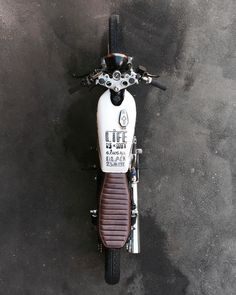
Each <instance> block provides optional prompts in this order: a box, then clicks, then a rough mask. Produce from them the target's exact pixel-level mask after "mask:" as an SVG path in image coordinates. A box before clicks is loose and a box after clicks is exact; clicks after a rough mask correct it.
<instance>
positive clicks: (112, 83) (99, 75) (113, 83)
mask: <svg viewBox="0 0 236 295" xmlns="http://www.w3.org/2000/svg"><path fill="white" fill-rule="evenodd" d="M116 72H119V71H115V72H114V73H116ZM114 73H113V75H112V76H110V77H109V76H108V74H107V73H106V72H105V74H104V72H103V70H102V69H95V70H94V72H93V73H91V74H89V75H83V76H76V78H77V79H78V78H83V79H82V80H81V81H80V83H79V84H76V85H75V86H73V87H71V88H70V89H69V93H70V94H73V93H74V92H76V91H78V90H79V89H80V87H81V86H91V85H93V84H95V85H99V84H100V85H102V86H105V87H107V88H110V89H113V90H115V91H116V92H117V90H116V88H117V89H118V90H120V89H124V88H127V87H129V86H132V85H133V84H139V83H140V82H141V81H144V82H145V84H149V85H152V86H155V87H157V88H159V89H161V90H163V91H165V90H166V89H167V88H166V86H165V85H162V84H161V83H160V82H159V81H158V80H157V78H158V77H159V76H157V75H151V74H149V73H148V72H147V70H146V68H145V67H142V66H139V67H138V69H137V71H135V72H134V71H131V72H130V73H128V74H126V76H128V77H123V78H122V79H123V80H122V79H121V81H120V78H119V79H117V78H116V77H114ZM120 75H121V74H120ZM125 79H126V80H125ZM101 80H103V82H100V81H101ZM131 80H132V81H131ZM119 81H120V83H121V84H118V85H117V83H119ZM120 85H121V86H123V87H120Z"/></svg>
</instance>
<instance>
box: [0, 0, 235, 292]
mask: <svg viewBox="0 0 236 295" xmlns="http://www.w3.org/2000/svg"><path fill="white" fill-rule="evenodd" d="M112 12H118V13H120V14H121V17H122V21H123V24H124V40H125V44H126V48H127V52H128V53H129V54H132V55H134V56H135V58H136V59H135V60H136V62H137V64H138V63H140V64H144V65H147V67H148V68H149V69H150V71H151V72H158V73H160V74H161V75H162V81H165V83H166V84H167V85H168V91H167V92H166V93H161V92H160V91H159V90H158V89H151V88H149V87H148V88H143V89H142V90H138V88H136V89H133V90H132V93H133V94H136V98H137V105H138V110H139V113H138V123H137V136H138V138H139V142H140V145H141V147H142V148H143V149H144V155H143V157H142V168H143V169H142V171H141V176H142V180H141V183H140V208H141V210H142V213H141V215H142V220H141V222H142V232H141V234H142V236H141V237H142V240H141V243H142V254H141V255H139V256H129V255H128V254H127V253H125V252H124V253H123V257H122V275H121V282H120V284H119V285H117V286H115V287H111V286H107V285H106V284H105V283H104V281H103V258H102V256H101V255H99V254H98V253H97V251H96V233H95V231H94V229H93V228H92V226H91V224H90V219H89V215H88V210H89V209H90V208H91V207H94V206H95V203H96V202H95V190H96V189H95V182H94V180H93V178H94V176H95V172H94V171H88V170H84V169H83V168H86V167H88V166H89V165H90V164H91V163H93V159H95V154H94V153H93V152H91V151H90V149H89V148H90V146H91V145H93V144H95V142H96V127H95V112H96V103H97V99H98V96H99V95H100V94H101V93H102V89H98V90H97V89H94V90H93V91H91V92H88V91H87V90H84V89H82V90H81V91H79V92H78V93H77V94H74V95H73V96H70V95H69V94H68V92H67V89H68V88H69V87H70V85H72V84H73V79H72V78H71V77H70V75H69V74H68V72H70V71H73V70H76V71H78V72H80V73H84V72H87V71H88V70H90V69H92V68H94V67H95V66H96V65H97V64H98V63H99V57H100V56H101V55H103V54H105V52H106V41H107V38H106V33H107V19H108V17H109V15H110V14H111V13H112ZM235 14H236V2H235V1H234V0H225V1H221V0H211V1H207V0H199V1H195V0H192V1H187V0H179V1H171V0H159V1H139V0H138V1H134V0H129V1H128V0H127V1H105V0H100V1H95V0H88V1H81V0H76V1H75V0H67V1H55V0H52V1H40V0H35V1H34V0H32V1H29V0H17V1H16V0H15V1H14V0H1V1H0V23H1V25H0V30H1V32H0V48H1V51H0V64H1V70H0V83H1V86H0V136H1V137H0V138H1V139H0V143H1V144H0V188H1V193H0V237H1V238H0V294H1V295H8V294H9V295H18V294H19V295H22V294H24V295H49V294H53V295H54V294H55V295H62V294H66V295H74V294H84V295H86V294H89V295H90V294H98V295H99V294H103V295H105V294H109V295H110V294H113V295H116V294H117V295H118V294H122V295H123V294H129V295H131V294H132V295H133V294H135V295H136V294H137V295H143V294H145V295H146V294H147V295H156V294H157V295H164V294H165V295H167V294H168V295H180V294H187V295H233V294H235V292H236V291H235V290H236V225H235V224H236V218H235V217H236V215H235V192H236V179H235V175H236V160H235V157H236V151H235V147H236V83H235V79H236V33H235V32H236V30H235V27H236V15H235Z"/></svg>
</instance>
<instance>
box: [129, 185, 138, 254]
mask: <svg viewBox="0 0 236 295" xmlns="http://www.w3.org/2000/svg"><path fill="white" fill-rule="evenodd" d="M131 187H132V195H133V202H134V204H135V205H136V208H135V210H133V211H132V214H136V221H135V224H134V225H133V226H132V231H131V237H130V241H129V245H128V252H129V253H133V254H138V253H140V232H139V214H138V189H137V182H132V183H131Z"/></svg>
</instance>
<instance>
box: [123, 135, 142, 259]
mask: <svg viewBox="0 0 236 295" xmlns="http://www.w3.org/2000/svg"><path fill="white" fill-rule="evenodd" d="M140 154H142V150H141V149H138V148H137V139H136V137H135V136H134V140H133V149H132V160H131V167H130V185H131V202H132V211H131V232H130V237H129V240H128V241H127V243H126V249H127V251H128V252H129V253H133V254H138V253H140V228H139V211H138V182H139V155H140Z"/></svg>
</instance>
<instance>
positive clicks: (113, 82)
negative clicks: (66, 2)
mask: <svg viewBox="0 0 236 295" xmlns="http://www.w3.org/2000/svg"><path fill="white" fill-rule="evenodd" d="M158 77H159V76H157V75H152V74H150V73H148V71H147V70H146V68H145V67H143V66H139V67H137V68H135V67H134V65H133V57H131V56H127V55H126V54H124V53H123V51H122V48H121V27H120V17H119V15H111V17H110V19H109V44H108V54H107V55H106V56H105V57H103V58H102V59H101V66H100V67H99V68H97V69H95V70H94V71H93V72H92V73H90V74H88V75H85V76H83V77H82V76H78V77H77V78H82V81H81V84H82V86H92V85H100V86H103V87H105V88H107V90H106V91H105V92H104V93H103V95H102V96H101V97H100V98H99V101H98V106H97V133H98V146H97V149H98V154H99V160H100V161H99V162H100V168H99V174H98V177H97V180H98V207H97V208H96V209H93V210H91V211H90V214H91V218H92V223H93V224H94V225H95V226H96V228H97V233H98V245H99V250H100V251H101V252H105V281H106V282H107V283H108V284H117V283H118V282H119V280H120V252H121V249H122V248H123V247H126V250H127V251H128V252H129V253H133V254H138V253H140V229H139V208H138V188H137V186H138V182H139V158H140V155H141V154H142V149H140V148H138V147H137V138H136V136H135V123H136V104H135V100H134V97H133V96H132V95H131V94H130V92H128V90H127V88H128V87H131V86H133V85H135V84H140V83H144V84H150V85H152V86H155V87H158V88H160V89H161V90H166V87H165V86H164V85H162V84H161V83H160V82H159V81H158V80H157V78H158ZM78 89H79V87H77V86H76V87H75V88H72V89H71V90H70V92H71V93H73V92H75V91H77V90H78Z"/></svg>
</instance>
